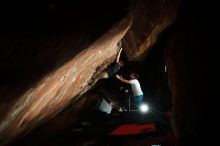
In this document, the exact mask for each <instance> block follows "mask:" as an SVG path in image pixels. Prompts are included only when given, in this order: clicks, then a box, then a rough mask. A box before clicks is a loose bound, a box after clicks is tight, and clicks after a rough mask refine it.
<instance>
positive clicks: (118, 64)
mask: <svg viewBox="0 0 220 146" xmlns="http://www.w3.org/2000/svg"><path fill="white" fill-rule="evenodd" d="M121 51H122V47H121V48H120V50H119V51H118V54H117V58H116V61H115V63H114V64H112V65H110V67H108V68H107V69H106V70H104V71H103V72H102V73H100V74H99V75H98V76H97V78H96V80H95V81H94V82H93V84H92V85H94V84H95V83H96V82H97V81H98V80H99V79H102V78H104V79H107V78H109V77H111V76H113V75H114V74H116V73H117V72H118V71H119V70H120V68H121V67H123V65H124V63H123V61H121V60H119V59H120V56H121Z"/></svg>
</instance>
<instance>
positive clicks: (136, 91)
mask: <svg viewBox="0 0 220 146" xmlns="http://www.w3.org/2000/svg"><path fill="white" fill-rule="evenodd" d="M116 78H117V79H119V80H120V81H121V82H123V83H126V84H131V88H132V92H133V95H134V101H135V103H136V105H137V106H138V105H139V104H140V103H142V102H143V98H144V94H143V92H142V90H141V86H140V83H139V81H138V75H137V74H135V73H131V75H130V80H126V79H124V78H123V77H122V76H120V75H116Z"/></svg>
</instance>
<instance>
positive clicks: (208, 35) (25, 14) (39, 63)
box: [0, 0, 218, 146]
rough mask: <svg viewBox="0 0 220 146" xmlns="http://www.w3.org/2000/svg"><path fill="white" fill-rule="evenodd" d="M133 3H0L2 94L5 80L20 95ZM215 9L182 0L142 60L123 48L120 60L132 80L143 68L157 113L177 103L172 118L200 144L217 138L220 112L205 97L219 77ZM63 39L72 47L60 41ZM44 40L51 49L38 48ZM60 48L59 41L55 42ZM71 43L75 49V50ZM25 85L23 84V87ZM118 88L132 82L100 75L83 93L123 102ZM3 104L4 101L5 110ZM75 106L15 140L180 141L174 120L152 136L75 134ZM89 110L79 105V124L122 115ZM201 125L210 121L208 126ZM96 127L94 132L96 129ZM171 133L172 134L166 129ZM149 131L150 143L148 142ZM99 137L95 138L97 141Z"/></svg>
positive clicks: (186, 140) (187, 139)
mask: <svg viewBox="0 0 220 146" xmlns="http://www.w3.org/2000/svg"><path fill="white" fill-rule="evenodd" d="M136 2H137V1H136ZM136 2H135V1H132V0H129V1H120V2H119V1H117V0H112V1H85V0H81V1H77V2H69V1H60V0H55V1H50V0H48V1H43V2H40V1H32V2H30V1H23V2H21V1H17V2H14V3H13V4H12V3H10V2H8V3H5V4H3V5H1V9H0V16H1V22H2V23H1V26H0V33H1V34H0V43H1V52H0V67H1V72H0V75H1V76H2V77H4V78H2V79H1V82H0V87H1V90H0V91H1V92H2V93H3V94H2V93H1V94H0V95H7V93H4V92H3V91H4V89H5V86H6V87H7V86H12V87H13V88H12V89H13V90H12V91H13V92H15V93H16V92H18V93H16V96H18V95H22V94H23V93H24V91H26V90H27V89H28V88H30V87H32V85H31V83H32V82H34V81H35V82H37V81H38V80H39V79H40V78H41V77H42V76H43V75H45V74H47V73H50V72H51V71H53V70H56V69H57V68H59V67H60V66H62V65H63V64H65V62H68V60H70V59H71V58H73V57H74V56H76V55H77V54H78V53H79V52H80V51H81V50H83V49H85V48H87V47H88V46H89V44H91V43H92V42H94V41H95V40H96V39H97V38H99V37H100V36H102V35H103V34H104V33H106V31H107V30H109V28H111V27H112V26H113V25H114V24H115V22H118V21H119V20H120V19H121V18H123V17H124V16H126V15H127V13H128V11H129V10H130V7H131V6H132V5H135V3H136ZM23 3H24V4H23ZM216 7H217V5H215V3H212V4H210V3H206V2H202V1H199V2H198V1H194V2H193V1H190V0H183V1H182V3H181V6H180V9H179V13H178V16H177V20H176V21H175V23H174V24H173V25H171V26H170V27H169V28H168V29H166V30H165V31H164V32H163V33H162V34H161V35H160V37H159V39H158V41H157V43H156V44H155V45H154V46H153V47H152V48H150V51H149V52H148V54H147V55H146V57H145V58H144V60H142V61H141V62H138V61H130V60H128V58H127V57H126V54H125V53H124V52H122V57H121V58H122V60H123V61H124V62H125V66H124V67H123V68H122V69H121V70H120V71H119V72H118V74H121V75H123V76H124V77H125V78H129V75H130V73H131V72H132V71H135V72H137V73H139V75H140V83H141V86H142V88H143V91H144V94H145V97H144V100H145V101H146V102H149V103H151V105H153V107H154V108H155V109H157V110H158V111H160V112H165V113H166V112H169V111H170V110H172V109H173V108H175V110H176V113H175V115H174V116H173V117H174V120H176V121H177V122H179V123H180V124H179V125H177V126H179V127H180V129H182V131H181V132H182V133H183V134H182V133H181V132H180V133H181V134H182V135H181V134H180V137H181V138H180V141H181V142H180V145H181V146H182V145H183V146H185V145H187V146H189V145H196V144H198V143H199V142H201V139H203V141H204V142H207V144H212V143H214V142H215V140H216V135H215V132H216V128H215V126H211V125H215V123H216V121H215V120H211V121H209V119H213V115H214V113H213V111H215V110H216V103H217V102H216V99H215V98H214V96H213V98H211V100H210V101H207V98H209V97H210V95H211V94H213V93H214V92H212V93H210V92H209V89H210V88H211V86H210V85H212V83H210V81H209V79H208V78H215V76H214V74H212V67H211V66H210V64H213V63H214V62H217V61H216V60H214V59H216V58H217V57H216V54H217V53H215V50H216V47H217V46H218V45H217V44H216V42H217V40H216V38H217V37H216V36H217V35H216V33H217V23H216V22H215V21H216V19H217V18H218V16H217V12H216V10H217V8H216ZM177 32H180V35H182V36H181V37H179V36H178V35H179V34H178V33H177ZM67 36H71V37H72V36H73V38H74V39H73V40H71V39H72V38H68V37H67ZM65 39H66V40H65ZM172 39H173V40H176V41H177V43H176V44H174V45H176V46H177V49H176V50H175V51H174V53H173V54H172V53H171V55H170V54H169V50H168V51H167V46H169V45H170V44H169V43H170V40H172ZM63 40H65V41H63ZM185 40H186V41H185ZM178 42H179V44H178ZM65 43H66V44H70V45H69V46H66V47H63V46H65ZM187 45H188V46H187ZM41 46H46V47H42V48H41ZM50 46H52V47H50ZM54 46H55V47H54ZM56 46H58V47H57V48H56ZM171 46H172V44H171ZM53 47H54V48H53ZM72 48H76V49H74V51H72V50H71V49H72ZM46 49H48V50H46ZM178 49H179V50H178ZM45 50H46V51H45ZM166 51H167V52H168V56H169V55H170V56H171V58H172V57H173V58H172V59H173V60H172V61H173V62H174V63H173V64H174V66H175V65H176V66H175V67H176V68H175V69H176V70H175V69H173V70H172V69H171V70H170V71H173V72H174V73H176V74H178V75H177V76H176V78H178V79H177V80H175V81H176V82H175V81H174V82H175V83H178V84H175V85H174V86H175V87H176V88H175V89H170V88H171V85H170V82H169V75H168V72H167V71H166V72H165V67H167V64H166V63H167V62H166V61H167V60H166V57H165V55H164V54H166V53H167V52H166ZM51 52H52V53H51ZM63 56H65V57H63ZM204 58H206V59H204ZM175 61H176V62H175ZM175 63H176V64H175ZM210 73H211V74H212V75H210ZM15 74H16V75H15ZM213 80H215V79H213ZM20 83H22V84H21V85H20ZM177 86H178V88H177ZM121 87H125V88H130V87H129V86H126V85H124V84H122V83H120V82H119V81H117V80H116V79H115V77H111V78H110V79H102V80H99V81H98V83H97V84H96V86H95V87H94V88H93V89H92V90H90V91H88V92H87V93H86V94H85V97H86V96H87V95H88V94H92V95H97V94H99V92H100V90H105V91H106V93H107V94H108V93H110V94H108V95H109V96H111V97H113V98H112V100H115V101H116V102H118V103H122V104H124V103H125V102H127V100H126V101H124V99H123V97H122V98H121V97H120V98H118V97H119V96H120V88H121ZM213 89H214V88H213ZM213 89H212V90H213ZM174 90H175V91H176V92H175V93H176V94H175V96H177V97H180V98H179V99H178V98H177V99H175V100H176V103H174V102H173V100H174V99H172V95H174V93H172V92H173V91H174ZM201 91H203V92H202V93H201ZM16 96H15V95H13V94H12V96H10V97H8V96H2V97H1V100H2V101H3V103H6V104H7V102H9V103H10V101H13V100H14V99H16ZM175 98H176V97H175ZM82 100H84V99H82ZM79 102H81V101H79ZM207 103H209V105H207ZM126 104H127V103H126ZM173 104H175V105H173ZM204 106H207V107H208V108H207V111H205V109H204ZM4 107H5V105H4V104H3V106H2V107H0V111H1V108H4ZM74 108H75V103H74V102H73V103H71V104H70V105H69V106H68V107H66V108H65V109H64V110H62V111H61V112H60V113H59V114H58V115H57V116H55V117H53V118H52V119H50V120H49V121H48V122H46V123H44V124H42V125H40V126H38V127H37V128H36V129H34V130H33V131H31V132H30V133H29V134H28V135H25V136H24V135H22V136H21V137H18V138H17V140H18V141H15V143H13V144H14V145H63V144H69V143H71V144H73V143H74V144H75V145H106V146H107V145H117V144H118V145H126V144H127V145H129V144H130V145H133V146H135V145H138V144H145V145H149V146H150V145H151V144H153V143H154V144H155V143H156V142H158V141H159V142H161V143H164V145H166V144H168V145H169V144H171V145H172V144H174V143H175V142H174V141H175V140H176V139H175V138H174V137H173V131H172V130H173V129H172V128H173V127H170V125H169V126H168V130H167V129H166V128H167V127H166V126H167V125H166V126H165V132H164V131H162V133H159V134H158V133H156V134H155V135H154V134H152V135H151V134H150V135H138V136H137V137H135V136H134V137H133V138H132V136H131V137H129V136H128V137H122V138H121V139H120V138H119V139H118V138H117V137H110V139H108V138H109V137H107V139H105V138H106V137H104V138H103V137H102V136H101V137H100V136H91V135H89V136H88V135H86V136H82V137H77V136H76V135H74V134H73V133H72V131H73V130H74V126H75V125H74V124H75V122H73V121H72V119H71V116H73V115H75V113H74V112H73V110H74ZM90 108H91V106H86V108H85V109H84V110H82V111H80V113H81V117H82V119H78V122H82V121H80V120H84V118H85V119H86V118H88V117H89V118H92V119H93V120H94V119H95V122H97V123H98V124H100V125H101V124H103V123H105V122H106V123H107V121H109V123H110V122H112V123H114V122H115V121H120V118H118V117H120V116H118V115H116V116H112V118H113V119H114V118H116V119H117V118H118V119H117V120H115V121H114V120H113V119H111V118H109V117H108V115H105V114H104V115H103V114H102V113H97V116H96V115H92V113H90V110H91V109H90ZM116 113H117V112H116ZM83 114H84V116H83ZM178 114H179V115H181V114H182V115H183V116H182V117H181V116H180V118H176V117H178V116H179V115H178ZM76 115H77V114H76ZM87 116H88V117H87ZM126 116H127V115H124V117H123V114H122V117H123V118H125V119H126V118H127V117H126ZM129 116H130V115H129ZM214 117H216V116H214ZM175 118H176V119H175ZM53 120H54V121H55V122H54V121H53ZM169 120H170V119H169ZM51 123H52V124H51ZM51 125H52V126H51ZM54 125H55V126H54ZM61 125H62V126H61ZM204 125H206V126H205V127H204ZM207 125H209V126H207ZM101 126H103V125H101ZM54 127H56V128H57V129H59V128H60V127H65V128H63V129H64V130H60V129H62V128H60V129H59V130H60V131H61V132H60V133H58V134H57V133H56V132H57V131H59V130H57V129H56V128H54ZM58 127H59V128H58ZM110 127H111V126H110ZM76 128H77V126H76ZM95 128H97V127H95ZM98 128H100V127H98ZM101 128H103V127H101ZM111 128H112V127H111ZM163 128H164V127H162V129H163ZM48 130H50V131H48ZM56 130H57V131H56ZM93 130H94V131H96V130H97V129H93ZM94 131H92V132H94ZM167 131H168V132H170V133H171V134H167V133H166V132H167ZM42 132H43V133H42ZM101 132H103V131H101ZM163 132H164V133H163ZM203 133H205V134H203ZM164 135H168V136H167V137H166V136H164ZM74 136H76V137H74ZM209 136H210V137H211V138H209ZM73 137H74V138H73ZM146 137H147V139H148V141H149V143H144V141H145V138H146ZM177 137H178V136H177ZM77 138H78V139H77ZM101 138H103V139H101ZM94 139H95V140H97V141H95V143H94ZM127 139H130V141H129V142H130V143H126V141H128V140H127ZM84 140H85V141H84ZM178 140H179V139H178ZM112 141H117V142H118V143H117V142H116V143H114V142H112ZM170 141H172V142H170ZM108 142H110V143H108ZM34 143H35V144H34ZM175 144H176V143H175Z"/></svg>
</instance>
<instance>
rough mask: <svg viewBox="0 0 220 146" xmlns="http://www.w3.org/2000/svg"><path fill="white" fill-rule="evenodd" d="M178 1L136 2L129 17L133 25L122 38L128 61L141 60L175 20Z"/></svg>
mask: <svg viewBox="0 0 220 146" xmlns="http://www.w3.org/2000/svg"><path fill="white" fill-rule="evenodd" d="M179 5H180V1H179V0H162V1H160V0H155V1H138V2H137V3H136V4H135V6H134V7H133V9H132V11H131V12H130V15H131V16H132V18H133V25H132V27H131V28H130V29H129V31H128V32H127V34H126V35H125V37H124V38H123V42H124V44H125V49H126V55H127V57H128V59H129V60H142V59H143V58H144V56H146V54H147V52H148V51H149V49H150V48H151V47H152V46H153V45H154V44H155V43H156V41H157V39H158V37H159V35H160V33H161V32H162V31H163V30H165V29H166V28H167V27H168V26H169V25H170V24H172V23H173V22H174V20H175V19H176V14H177V11H178V7H179Z"/></svg>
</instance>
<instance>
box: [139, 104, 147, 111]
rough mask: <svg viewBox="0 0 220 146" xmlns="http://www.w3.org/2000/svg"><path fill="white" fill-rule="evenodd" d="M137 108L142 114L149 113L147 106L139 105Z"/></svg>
mask: <svg viewBox="0 0 220 146" xmlns="http://www.w3.org/2000/svg"><path fill="white" fill-rule="evenodd" d="M139 108H140V111H141V112H142V113H146V112H148V111H149V106H148V105H147V104H141V105H140V107H139Z"/></svg>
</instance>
